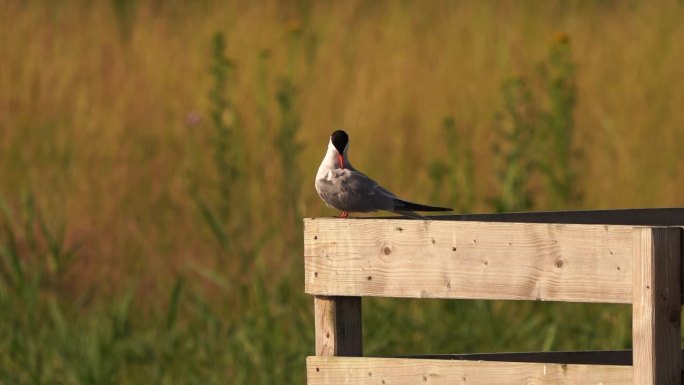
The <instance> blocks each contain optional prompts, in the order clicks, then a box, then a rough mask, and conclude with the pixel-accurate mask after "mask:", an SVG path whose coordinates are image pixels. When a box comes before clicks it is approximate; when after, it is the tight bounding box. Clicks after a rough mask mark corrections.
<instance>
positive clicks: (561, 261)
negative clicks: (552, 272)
mask: <svg viewBox="0 0 684 385" xmlns="http://www.w3.org/2000/svg"><path fill="white" fill-rule="evenodd" d="M564 264H565V261H563V258H558V259H556V267H557V268H559V269H560V268H561V267H563V265H564Z"/></svg>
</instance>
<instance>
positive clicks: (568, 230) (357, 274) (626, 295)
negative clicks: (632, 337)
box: [304, 218, 633, 303]
mask: <svg viewBox="0 0 684 385" xmlns="http://www.w3.org/2000/svg"><path fill="white" fill-rule="evenodd" d="M632 247H633V234H632V227H629V226H606V225H559V224H537V223H522V224H521V223H483V222H453V221H416V220H399V219H392V220H389V219H384V220H383V219H375V220H360V219H337V218H323V219H307V220H305V230H304V256H305V274H306V276H305V290H306V292H307V293H309V294H314V295H343V296H381V297H408V298H464V299H467V298H472V299H475V298H479V299H519V300H543V301H577V302H606V303H631V301H632V263H633V256H632Z"/></svg>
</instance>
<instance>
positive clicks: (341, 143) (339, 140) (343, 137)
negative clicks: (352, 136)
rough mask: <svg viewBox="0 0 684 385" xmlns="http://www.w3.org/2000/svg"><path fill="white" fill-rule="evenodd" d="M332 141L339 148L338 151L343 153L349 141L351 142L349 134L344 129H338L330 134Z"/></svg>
mask: <svg viewBox="0 0 684 385" xmlns="http://www.w3.org/2000/svg"><path fill="white" fill-rule="evenodd" d="M330 141H331V142H332V144H333V146H335V148H336V149H337V152H339V153H340V154H342V153H343V152H344V148H345V147H347V143H349V135H347V133H346V132H344V131H342V130H337V131H335V132H333V133H332V135H330Z"/></svg>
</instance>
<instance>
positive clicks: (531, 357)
mask: <svg viewBox="0 0 684 385" xmlns="http://www.w3.org/2000/svg"><path fill="white" fill-rule="evenodd" d="M632 356H633V354H632V350H577V351H567V352H514V353H511V352H508V353H461V354H425V355H419V356H400V357H397V358H422V359H440V360H467V361H508V362H537V363H563V364H586V365H589V364H594V365H626V366H629V365H632ZM680 360H681V362H682V363H684V350H680Z"/></svg>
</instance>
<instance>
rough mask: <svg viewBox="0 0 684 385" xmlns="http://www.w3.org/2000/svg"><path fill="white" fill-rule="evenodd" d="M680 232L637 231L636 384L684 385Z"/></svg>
mask: <svg viewBox="0 0 684 385" xmlns="http://www.w3.org/2000/svg"><path fill="white" fill-rule="evenodd" d="M681 252H682V251H681V230H680V229H679V228H640V229H635V230H634V304H633V306H632V343H633V349H634V351H633V354H634V358H633V359H634V380H635V383H636V384H644V385H645V384H659V385H669V384H677V385H679V384H681V380H682V373H681V371H682V361H681V359H680V339H681V305H680V304H681V297H680V296H681V293H680V284H681V278H682V277H681Z"/></svg>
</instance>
